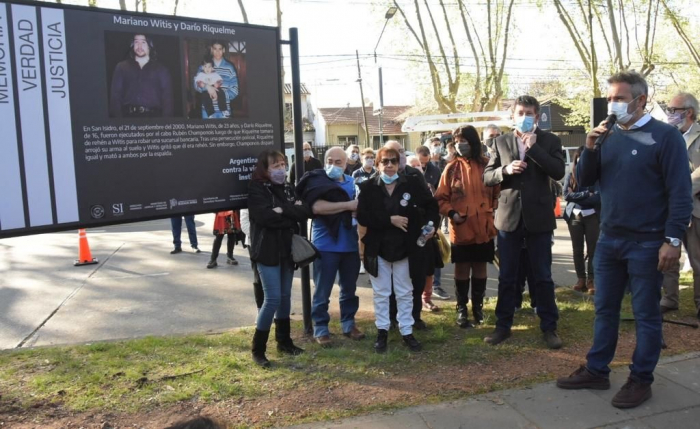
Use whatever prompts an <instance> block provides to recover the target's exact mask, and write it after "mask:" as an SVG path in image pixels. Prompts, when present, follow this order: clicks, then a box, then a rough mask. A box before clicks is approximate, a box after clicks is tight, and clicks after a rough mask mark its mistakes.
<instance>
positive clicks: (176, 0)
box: [173, 0, 180, 16]
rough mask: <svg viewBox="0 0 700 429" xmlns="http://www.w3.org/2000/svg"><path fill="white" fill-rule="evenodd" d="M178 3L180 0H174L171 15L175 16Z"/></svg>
mask: <svg viewBox="0 0 700 429" xmlns="http://www.w3.org/2000/svg"><path fill="white" fill-rule="evenodd" d="M179 5H180V0H175V6H174V7H173V15H175V16H177V7H178V6H179Z"/></svg>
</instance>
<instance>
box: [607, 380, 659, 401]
mask: <svg viewBox="0 0 700 429" xmlns="http://www.w3.org/2000/svg"><path fill="white" fill-rule="evenodd" d="M649 398H651V383H642V382H641V381H636V380H633V379H632V378H631V377H630V378H628V379H627V383H625V385H624V386H622V389H620V391H619V392H617V394H615V396H614V397H613V398H612V405H613V407H615V408H634V407H638V406H640V405H642V404H643V403H644V402H645V401H646V400H647V399H649Z"/></svg>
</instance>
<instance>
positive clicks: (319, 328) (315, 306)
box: [311, 252, 360, 337]
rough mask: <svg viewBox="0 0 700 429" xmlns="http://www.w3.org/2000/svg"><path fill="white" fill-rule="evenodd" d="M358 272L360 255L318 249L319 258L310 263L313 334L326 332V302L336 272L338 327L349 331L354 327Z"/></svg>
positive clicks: (358, 303)
mask: <svg viewBox="0 0 700 429" xmlns="http://www.w3.org/2000/svg"><path fill="white" fill-rule="evenodd" d="M359 273H360V255H359V254H358V253H357V252H321V258H320V259H317V260H316V261H315V262H314V285H315V288H314V297H313V302H312V304H311V305H312V308H311V319H312V320H313V322H314V337H322V336H324V335H329V334H330V332H329V331H328V322H329V321H330V320H331V316H330V315H329V314H328V304H329V303H330V297H331V291H333V284H334V283H335V277H336V275H338V277H339V281H338V284H339V285H340V326H341V328H342V329H343V333H347V332H350V331H351V330H352V328H353V327H354V326H355V313H357V309H358V308H359V307H360V298H358V297H357V295H355V290H356V289H357V277H358V276H359Z"/></svg>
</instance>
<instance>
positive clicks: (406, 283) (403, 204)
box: [357, 147, 440, 353]
mask: <svg viewBox="0 0 700 429" xmlns="http://www.w3.org/2000/svg"><path fill="white" fill-rule="evenodd" d="M399 159H400V155H399V153H398V151H397V150H395V149H392V148H387V147H384V148H382V149H380V150H379V152H377V163H376V165H377V166H378V168H379V172H380V174H378V175H376V176H375V177H373V178H371V179H369V180H366V181H365V182H363V183H362V184H360V197H359V201H358V206H357V221H358V222H359V223H360V225H363V226H365V227H367V234H366V235H365V236H364V238H363V239H362V241H363V242H364V243H365V254H364V265H365V270H367V273H368V274H369V275H370V281H371V282H372V289H373V290H374V314H375V318H376V322H375V324H376V326H377V342H376V343H375V344H374V348H375V351H376V352H377V353H384V352H385V351H386V348H387V336H388V331H389V327H390V325H391V322H390V320H389V297H390V295H391V290H392V278H393V288H394V293H395V295H396V304H397V307H398V315H397V319H398V322H399V331H400V332H401V335H402V336H403V340H404V343H405V344H406V345H407V346H408V348H409V349H410V350H411V351H419V350H421V344H420V343H419V342H418V340H416V339H415V338H414V337H413V323H414V320H413V316H412V314H411V312H412V309H413V285H412V283H411V278H410V274H409V269H408V256H409V255H410V254H411V253H412V252H414V251H415V249H417V247H418V245H417V244H416V242H417V240H418V237H419V236H420V235H421V230H422V229H423V226H424V225H426V224H427V223H428V221H432V222H433V225H437V224H438V222H439V220H440V215H439V213H438V204H437V201H436V200H435V199H434V198H433V196H432V195H431V193H430V191H429V190H428V188H427V187H426V186H425V185H424V184H423V183H422V181H421V180H420V178H418V177H416V176H408V175H405V174H403V173H399V172H398V170H399ZM434 233H435V228H433V230H432V232H430V234H428V236H427V237H426V239H427V240H429V239H430V238H432V236H433V234H434Z"/></svg>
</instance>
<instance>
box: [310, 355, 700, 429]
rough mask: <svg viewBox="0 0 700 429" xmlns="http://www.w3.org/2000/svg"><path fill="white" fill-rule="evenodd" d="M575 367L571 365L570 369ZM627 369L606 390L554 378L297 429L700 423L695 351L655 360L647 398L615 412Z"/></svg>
mask: <svg viewBox="0 0 700 429" xmlns="http://www.w3.org/2000/svg"><path fill="white" fill-rule="evenodd" d="M574 369H576V368H571V370H572V371H573V370H574ZM628 374H629V371H628V369H627V368H626V367H623V368H617V369H616V370H614V371H613V373H612V374H611V377H610V381H611V384H612V388H611V389H610V390H604V391H596V390H578V391H576V390H562V389H558V388H557V387H556V386H555V384H554V382H549V383H544V384H539V385H536V386H533V387H530V388H525V389H514V390H504V391H500V392H493V393H488V394H485V395H480V396H476V397H473V398H471V399H466V400H460V401H454V402H448V403H443V404H437V405H425V406H419V407H414V408H407V409H405V410H401V411H397V412H392V413H378V414H371V415H368V416H364V417H358V418H353V419H346V420H341V421H338V422H326V423H323V424H313V425H306V426H296V427H297V428H308V429H312V428H313V429H316V428H344V429H350V428H362V429H380V428H386V429H389V428H396V429H423V428H462V427H464V428H467V427H468V428H470V429H473V428H488V429H492V428H566V429H570V428H635V429H636V428H640V429H641V428H659V429H674V428H692V427H698V426H699V425H700V423H699V422H700V353H692V354H689V355H682V356H675V357H671V358H668V359H664V360H663V361H662V362H660V363H659V366H658V367H657V369H656V372H655V378H656V381H655V382H654V385H653V396H652V398H651V399H650V400H648V401H647V402H645V403H644V404H643V405H641V406H640V407H638V408H635V409H630V410H619V409H617V408H614V407H613V406H612V405H610V400H611V399H612V397H613V396H614V395H615V393H617V391H618V390H619V389H620V387H622V385H623V384H624V382H625V381H626V378H627V375H628Z"/></svg>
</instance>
